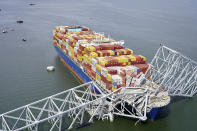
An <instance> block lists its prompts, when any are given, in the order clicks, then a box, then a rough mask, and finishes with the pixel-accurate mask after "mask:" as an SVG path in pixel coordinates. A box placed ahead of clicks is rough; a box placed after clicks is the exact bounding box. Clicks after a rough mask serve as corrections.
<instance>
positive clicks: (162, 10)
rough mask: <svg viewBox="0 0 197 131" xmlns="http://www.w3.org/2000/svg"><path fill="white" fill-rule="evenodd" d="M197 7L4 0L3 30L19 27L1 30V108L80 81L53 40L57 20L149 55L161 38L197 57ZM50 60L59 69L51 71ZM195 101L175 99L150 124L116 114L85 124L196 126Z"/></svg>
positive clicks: (170, 129) (126, 0) (186, 1)
mask: <svg viewBox="0 0 197 131" xmlns="http://www.w3.org/2000/svg"><path fill="white" fill-rule="evenodd" d="M30 3H35V4H36V5H35V6H30V5H29V4H30ZM196 7H197V1H196V0H182V1H179V0H165V1H158V0H149V1H147V0H140V1H139V0H133V1H130V0H121V1H119V0H83V1H79V0H72V1H71V0H59V1H54V0H29V1H26V0H1V1H0V8H1V9H2V11H0V30H1V31H2V29H3V28H6V27H9V28H14V30H15V31H10V30H8V33H7V34H3V33H0V114H1V113H3V112H6V111H8V110H11V109H14V108H17V107H19V106H22V105H25V104H28V103H29V102H33V101H35V100H38V99H41V98H44V97H46V96H49V95H52V94H55V93H58V92H61V91H63V90H66V89H68V88H71V87H74V86H76V85H79V82H77V81H76V79H75V77H73V76H72V74H71V73H70V71H69V70H68V69H66V68H65V67H64V66H63V64H62V63H61V62H60V61H59V59H58V57H57V53H56V51H55V49H54V48H53V46H52V30H53V29H54V27H55V26H56V25H69V24H78V25H85V26H88V27H90V28H91V29H94V30H96V31H98V32H105V33H107V34H110V35H111V37H112V38H114V39H116V40H122V39H123V40H125V43H126V44H127V46H128V47H130V48H132V49H133V50H134V52H135V53H137V54H142V55H144V56H147V59H148V61H150V60H151V58H152V57H153V55H154V53H155V51H156V50H157V48H158V47H159V44H160V43H161V42H162V43H163V44H165V45H167V46H169V47H171V48H173V49H176V50H178V51H180V52H182V53H183V54H184V55H186V56H189V57H190V58H192V59H194V60H195V61H197V56H196V49H197V43H196V41H197V37H196V35H197V26H196V24H197V17H196V16H197V8H196ZM18 19H22V20H24V23H23V24H17V23H16V20H18ZM23 38H25V39H27V41H26V42H23V41H22V39H23ZM48 65H54V66H55V67H56V71H55V72H50V73H49V72H47V71H46V67H47V66H48ZM196 102H197V97H196V96H195V97H194V98H192V99H181V100H177V101H174V102H173V103H172V104H170V105H169V107H168V110H165V111H164V115H163V117H161V118H160V119H158V120H156V121H154V122H151V121H148V122H147V123H146V124H139V125H137V126H135V125H134V123H135V121H134V120H131V119H127V118H116V119H115V121H114V122H113V123H110V122H108V121H104V122H103V121H96V122H95V123H94V124H92V125H91V126H90V127H86V128H83V129H80V130H81V131H82V130H89V131H91V130H95V131H99V130H103V131H104V130H107V131H114V130H117V131H118V130H136V131H137V130H139V131H145V130H146V131H148V130H151V131H156V130H163V131H174V130H179V131H185V130H187V131H195V130H197V128H196V121H197V117H196V116H197V104H196Z"/></svg>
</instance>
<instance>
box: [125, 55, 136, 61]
mask: <svg viewBox="0 0 197 131" xmlns="http://www.w3.org/2000/svg"><path fill="white" fill-rule="evenodd" d="M127 57H129V58H130V60H131V61H136V58H135V57H134V56H133V55H127Z"/></svg>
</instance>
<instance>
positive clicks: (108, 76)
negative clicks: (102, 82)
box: [107, 73, 112, 81]
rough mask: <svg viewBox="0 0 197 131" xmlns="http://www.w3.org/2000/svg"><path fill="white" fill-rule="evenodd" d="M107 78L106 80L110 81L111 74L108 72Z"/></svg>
mask: <svg viewBox="0 0 197 131" xmlns="http://www.w3.org/2000/svg"><path fill="white" fill-rule="evenodd" d="M107 80H108V81H112V76H111V74H108V73H107Z"/></svg>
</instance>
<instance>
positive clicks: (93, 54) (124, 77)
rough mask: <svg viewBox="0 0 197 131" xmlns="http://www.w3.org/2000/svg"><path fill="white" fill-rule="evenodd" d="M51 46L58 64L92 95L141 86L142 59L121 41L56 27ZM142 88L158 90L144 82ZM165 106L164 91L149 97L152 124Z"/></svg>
mask: <svg viewBox="0 0 197 131" xmlns="http://www.w3.org/2000/svg"><path fill="white" fill-rule="evenodd" d="M53 45H54V47H55V49H56V51H57V52H58V54H59V57H60V60H61V61H62V63H63V64H64V65H65V66H66V67H67V68H68V69H69V70H70V71H71V72H72V73H73V74H74V76H76V77H77V78H78V79H79V80H80V81H81V82H82V83H87V82H90V81H94V82H95V83H96V86H94V87H92V92H94V93H96V94H101V93H102V92H105V93H110V92H113V91H116V90H117V89H119V88H122V87H123V88H124V87H137V86H138V85H141V83H142V82H143V81H141V79H140V78H141V77H142V76H144V74H145V73H146V72H147V71H148V67H149V63H148V62H146V57H145V56H143V55H137V54H135V53H134V51H133V50H132V49H129V48H126V47H125V44H124V41H123V40H121V41H116V40H114V39H112V38H109V37H107V36H105V35H104V33H98V32H95V31H93V30H90V29H89V28H88V27H85V26H57V27H56V28H55V29H54V31H53ZM150 79H151V78H150ZM143 85H148V86H150V87H151V89H150V90H152V92H154V90H156V88H157V86H158V85H157V83H151V82H149V81H148V80H147V81H146V82H145V83H144V84H143ZM120 92H121V90H120ZM152 94H153V93H152ZM169 102H170V97H169V95H168V92H167V91H164V90H161V91H160V92H159V93H158V94H157V95H155V94H153V95H150V101H149V103H148V107H149V108H148V110H147V117H148V118H150V119H151V120H154V119H155V117H156V115H157V114H158V112H159V111H160V110H162V109H163V108H165V107H166V106H167V105H168V104H169Z"/></svg>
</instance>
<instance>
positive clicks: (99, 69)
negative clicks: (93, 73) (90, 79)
mask: <svg viewBox="0 0 197 131" xmlns="http://www.w3.org/2000/svg"><path fill="white" fill-rule="evenodd" d="M101 68H102V66H101V65H99V64H96V70H97V71H98V72H99V73H101Z"/></svg>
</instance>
